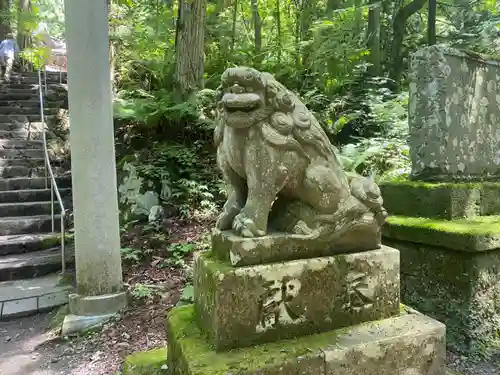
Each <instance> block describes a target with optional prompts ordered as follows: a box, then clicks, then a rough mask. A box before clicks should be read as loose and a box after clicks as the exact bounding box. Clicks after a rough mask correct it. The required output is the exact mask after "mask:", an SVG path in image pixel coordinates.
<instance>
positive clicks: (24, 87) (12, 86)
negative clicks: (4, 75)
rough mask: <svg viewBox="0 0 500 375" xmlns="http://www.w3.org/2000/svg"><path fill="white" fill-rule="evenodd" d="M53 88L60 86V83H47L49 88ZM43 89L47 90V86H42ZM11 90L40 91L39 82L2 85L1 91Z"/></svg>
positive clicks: (0, 86)
mask: <svg viewBox="0 0 500 375" xmlns="http://www.w3.org/2000/svg"><path fill="white" fill-rule="evenodd" d="M52 86H59V82H57V83H52V82H47V88H48V89H50V88H51V87H52ZM42 87H43V88H44V89H45V84H42ZM9 89H16V90H36V91H38V82H36V83H13V82H11V83H3V84H2V85H0V90H9Z"/></svg>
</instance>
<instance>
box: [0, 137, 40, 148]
mask: <svg viewBox="0 0 500 375" xmlns="http://www.w3.org/2000/svg"><path fill="white" fill-rule="evenodd" d="M0 149H3V150H12V149H15V150H28V149H29V150H35V149H36V150H43V142H42V141H34V140H26V141H23V140H10V139H0Z"/></svg>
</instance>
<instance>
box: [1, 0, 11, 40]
mask: <svg viewBox="0 0 500 375" xmlns="http://www.w3.org/2000/svg"><path fill="white" fill-rule="evenodd" d="M11 32H12V29H11V27H10V0H0V40H4V39H5V38H6V37H7V34H9V33H11Z"/></svg>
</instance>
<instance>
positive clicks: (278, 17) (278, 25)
mask: <svg viewBox="0 0 500 375" xmlns="http://www.w3.org/2000/svg"><path fill="white" fill-rule="evenodd" d="M275 14H276V28H277V29H276V30H277V32H276V39H277V41H276V47H277V48H278V66H279V65H280V64H281V48H282V47H281V6H280V0H276V10H275Z"/></svg>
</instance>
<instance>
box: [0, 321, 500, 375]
mask: <svg viewBox="0 0 500 375" xmlns="http://www.w3.org/2000/svg"><path fill="white" fill-rule="evenodd" d="M52 318H53V314H52V313H48V314H40V315H36V316H32V317H27V318H21V319H16V320H13V321H7V322H0V374H1V375H89V374H92V375H114V374H116V370H118V368H119V362H120V361H121V359H122V358H121V357H120V355H119V354H118V355H117V353H116V352H115V353H113V354H112V355H109V352H112V351H108V350H106V349H105V348H104V347H103V342H102V340H100V339H99V338H98V337H97V335H94V337H92V336H87V337H81V338H74V339H72V340H60V339H58V338H57V337H56V336H55V335H54V334H52V333H51V332H48V331H47V328H48V327H49V326H50V322H51V320H52ZM107 341H109V340H107ZM112 345H113V343H108V347H111V346H112ZM118 345H120V343H118ZM447 362H448V373H447V375H500V355H499V356H498V357H496V358H492V359H491V360H489V361H487V362H479V363H476V364H473V363H472V362H471V361H469V360H468V359H467V358H466V357H458V356H456V355H454V354H452V353H448V358H447Z"/></svg>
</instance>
